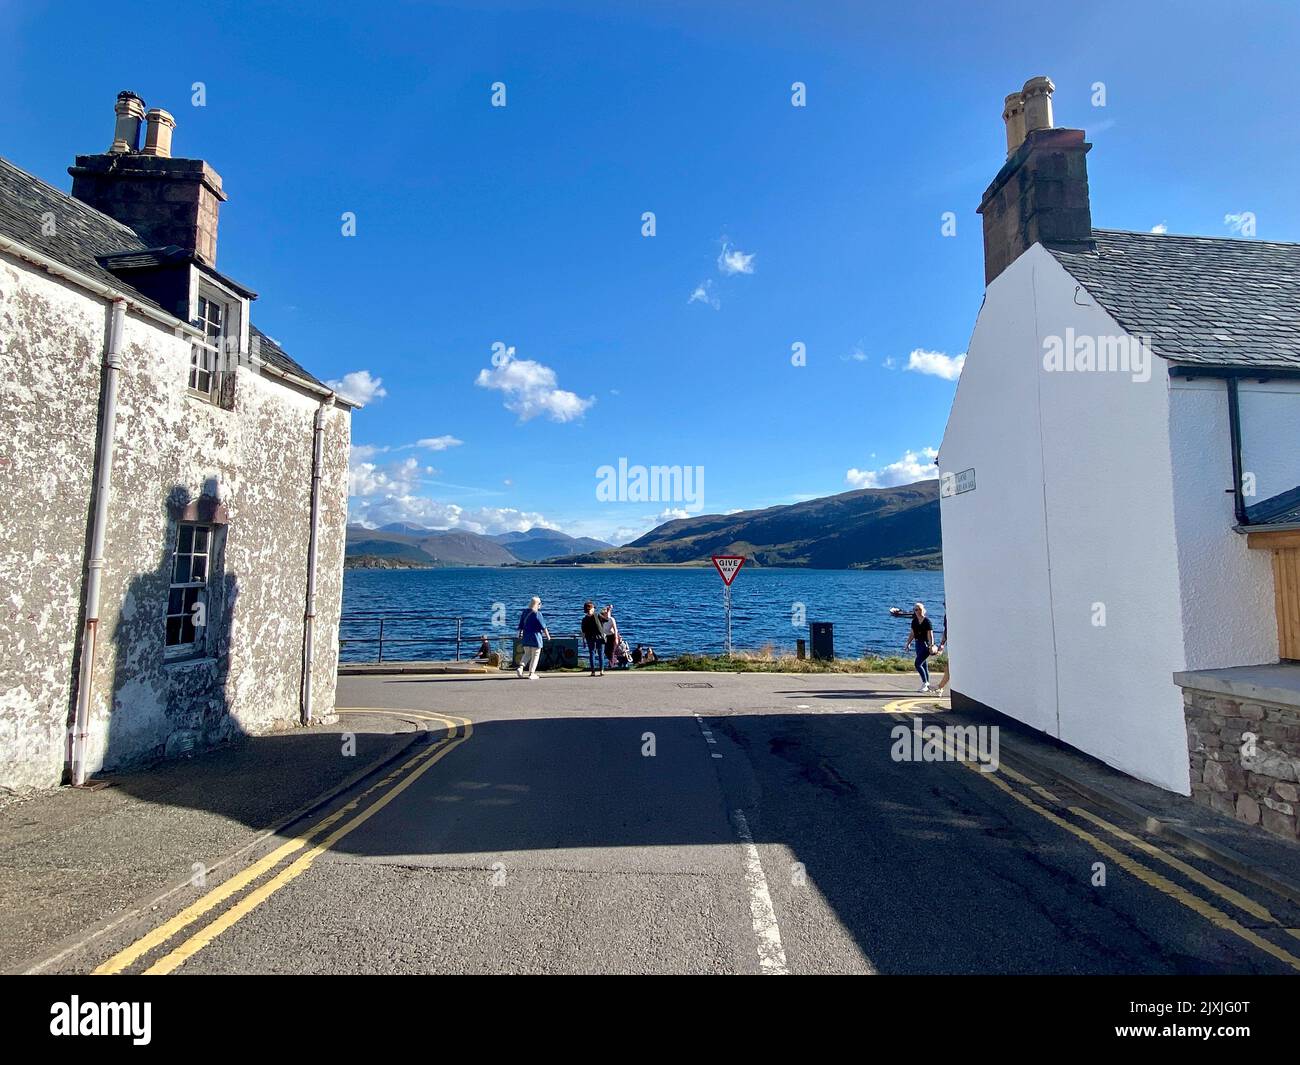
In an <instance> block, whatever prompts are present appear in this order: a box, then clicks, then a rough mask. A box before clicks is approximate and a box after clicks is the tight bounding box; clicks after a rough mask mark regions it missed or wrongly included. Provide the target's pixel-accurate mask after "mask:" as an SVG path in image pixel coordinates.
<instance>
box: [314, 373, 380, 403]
mask: <svg viewBox="0 0 1300 1065" xmlns="http://www.w3.org/2000/svg"><path fill="white" fill-rule="evenodd" d="M325 384H326V385H328V386H329V387H330V388H332V389H333V390H334V391H335V392H338V393H339V394H340V395H343V396H346V397H348V398H349V399H354V400H356V401H357V402H358V403H360V404H361V405H362V406H365V405H366V404H367V403H370V402H372V401H373V400H376V399H383V398H384V396H386V395H388V390H387V389H386V388H384V379H383V378H382V377H371V376H370V371H369V370H354V371H353V372H352V373H348V374H344V375H343V380H341V381H326V382H325Z"/></svg>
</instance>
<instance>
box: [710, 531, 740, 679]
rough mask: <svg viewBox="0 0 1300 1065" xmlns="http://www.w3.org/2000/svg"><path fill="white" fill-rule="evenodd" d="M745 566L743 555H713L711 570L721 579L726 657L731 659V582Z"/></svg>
mask: <svg viewBox="0 0 1300 1065" xmlns="http://www.w3.org/2000/svg"><path fill="white" fill-rule="evenodd" d="M744 564H745V556H744V555H714V556H713V568H714V569H716V570H717V571H718V576H719V577H721V578H722V602H723V605H724V606H725V607H726V610H727V657H728V658H730V657H731V582H732V581H734V580H735V579H736V574H737V573H739V572H740V567H741V566H743V565H744Z"/></svg>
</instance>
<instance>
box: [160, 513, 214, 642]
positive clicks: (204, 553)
mask: <svg viewBox="0 0 1300 1065" xmlns="http://www.w3.org/2000/svg"><path fill="white" fill-rule="evenodd" d="M187 531H188V532H189V539H188V548H189V549H188V550H185V551H183V550H182V547H183V546H186V544H185V540H186V536H185V534H186V532H187ZM200 533H202V534H203V549H202V550H201V551H200V550H196V547H197V543H198V540H199V535H200ZM216 536H217V526H216V525H214V524H213V523H211V522H205V521H178V522H177V523H176V539H175V541H174V546H173V548H172V552H171V560H172V565H171V574H170V583H169V585H168V588H167V613H166V617H165V620H164V627H163V646H164V648H165V653H166V656H167V657H168V658H198V657H201V656H202V655H203V654H204V651H205V649H206V647H207V634H208V628H209V626H210V624H211V618H210V617H209V616H208V610H209V608H210V607H211V597H210V596H209V594H208V589H209V587H210V586H211V580H212V560H213V558H214V557H215V556H216ZM182 559H184V560H185V561H184V563H182ZM196 559H202V566H201V569H202V576H201V577H200V578H198V579H195V576H194V571H195V569H196V566H195V564H194V563H195V560H196ZM178 577H181V578H183V579H181V580H178V579H177V578H178ZM177 594H179V596H180V604H179V608H177V609H173V603H174V600H175V597H176V595H177ZM196 606H201V610H202V618H203V624H202V625H198V624H194V623H193V620H192V615H193V614H194V609H195V607H196ZM187 619H190V620H191V625H190V627H191V630H192V634H193V639H192V640H189V641H186V642H181V641H178V642H175V643H173V642H172V623H173V621H175V622H176V623H177V625H178V626H179V632H180V635H182V636H183V635H184V634H185V622H186V620H187Z"/></svg>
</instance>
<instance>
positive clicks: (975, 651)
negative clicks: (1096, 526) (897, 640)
mask: <svg viewBox="0 0 1300 1065" xmlns="http://www.w3.org/2000/svg"><path fill="white" fill-rule="evenodd" d="M1030 268H1031V262H1030V260H1029V257H1028V256H1022V257H1021V258H1020V259H1019V260H1018V261H1017V262H1015V263H1013V264H1012V265H1011V266H1010V267H1009V268H1008V269H1007V270H1006V271H1004V272H1003V273H1002V274H1001V275H1000V276H999V277H997V278H995V279H994V281H993V283H992V284H991V285H990V286H989V288H988V292H987V293H986V295H985V299H984V306H983V308H982V309H981V311H980V314H979V318H978V319H977V321H976V325H975V332H974V335H973V336H972V337H971V342H970V345H969V347H968V354H967V356H966V364H965V368H964V369H963V370H962V374H961V379H960V381H959V382H958V385H957V395H956V398H955V399H954V400H953V409H952V414H951V415H950V417H949V420H948V428H947V431H946V432H945V434H944V438H943V446H942V447H941V449H940V451H939V460H940V471H941V473H947V472H951V473H957V472H960V471H961V470H965V469H969V468H971V467H974V469H975V483H976V488H975V490H974V491H973V492H964V493H962V494H961V495H958V496H952V497H950V498H944V499H941V500H940V512H941V515H942V521H943V573H944V595H945V601H946V604H947V609H948V630H949V635H950V637H951V639H952V644H951V647H950V653H951V655H952V665H953V672H952V676H953V680H952V684H953V686H954V688H956V690H958V691H960V692H961V693H962V694H964V695H967V696H969V697H970V698H972V699H977V700H979V701H980V702H982V703H987V704H988V705H989V706H993V707H996V708H997V709H999V710H1001V711H1002V712H1003V713H1005V714H1008V715H1009V716H1011V717H1014V718H1016V719H1017V720H1019V721H1024V722H1026V723H1027V724H1029V725H1032V726H1033V727H1034V728H1037V729H1041V730H1043V731H1044V732H1049V733H1051V734H1052V735H1056V734H1057V717H1056V665H1055V655H1054V652H1053V638H1052V619H1051V609H1050V607H1051V596H1050V591H1049V587H1048V581H1047V539H1046V526H1045V524H1044V517H1043V493H1042V481H1043V476H1042V450H1041V447H1040V438H1039V425H1038V398H1037V392H1038V377H1039V373H1038V369H1037V366H1038V364H1037V361H1036V359H1035V358H1034V355H1033V349H1034V346H1035V328H1034V313H1033V299H1032V291H1031V288H1030V276H1031V269H1030Z"/></svg>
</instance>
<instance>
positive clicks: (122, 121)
mask: <svg viewBox="0 0 1300 1065" xmlns="http://www.w3.org/2000/svg"><path fill="white" fill-rule="evenodd" d="M113 112H114V113H115V114H116V115H117V124H116V125H115V126H114V128H113V143H112V144H111V145H109V148H108V151H109V154H110V155H121V154H123V153H124V152H134V151H137V150H138V149H139V145H140V120H141V119H143V118H144V101H143V100H141V99H140V97H138V96H137V95H136V94H135V93H133V92H131V91H130V90H127V89H124V90H122V91H121V92H119V93H118V94H117V103H116V104H114V105H113Z"/></svg>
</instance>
